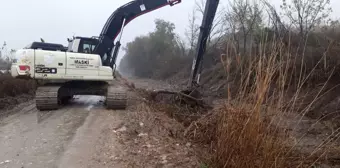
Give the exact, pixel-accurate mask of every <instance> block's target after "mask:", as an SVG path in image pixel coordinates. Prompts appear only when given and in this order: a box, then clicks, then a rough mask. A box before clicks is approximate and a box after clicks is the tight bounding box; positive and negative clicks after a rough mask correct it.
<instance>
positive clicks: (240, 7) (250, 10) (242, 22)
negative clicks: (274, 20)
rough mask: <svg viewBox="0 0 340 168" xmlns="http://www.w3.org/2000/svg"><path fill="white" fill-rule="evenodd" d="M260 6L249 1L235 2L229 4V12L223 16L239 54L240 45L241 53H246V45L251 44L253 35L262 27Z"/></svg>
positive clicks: (240, 0)
mask: <svg viewBox="0 0 340 168" xmlns="http://www.w3.org/2000/svg"><path fill="white" fill-rule="evenodd" d="M260 5H261V4H260V3H258V2H256V1H254V2H253V3H250V2H249V0H235V1H232V2H229V6H230V10H229V12H228V13H226V14H225V20H226V22H228V23H229V27H230V28H231V30H232V33H233V40H234V41H236V42H237V43H236V48H237V50H238V52H240V51H241V50H240V46H241V44H242V47H243V50H242V53H245V52H246V51H247V47H248V46H249V45H248V44H252V42H253V35H254V33H255V32H256V31H258V30H259V28H260V27H262V12H261V11H262V9H260V8H261V6H260ZM250 46H251V45H250Z"/></svg>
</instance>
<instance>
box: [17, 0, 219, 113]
mask: <svg viewBox="0 0 340 168" xmlns="http://www.w3.org/2000/svg"><path fill="white" fill-rule="evenodd" d="M180 2H181V0H134V1H131V2H129V3H127V4H125V5H123V6H121V7H120V8H118V9H117V10H116V11H115V12H114V13H113V14H112V15H111V16H110V17H109V19H108V20H107V22H106V24H105V26H104V28H103V30H102V32H101V34H100V36H99V37H91V38H88V37H74V38H73V39H68V42H69V45H68V47H65V46H63V45H61V44H54V43H45V42H33V43H31V44H30V45H28V46H27V47H25V48H23V49H20V50H18V51H17V52H16V55H15V56H16V61H15V62H13V64H12V67H11V73H12V76H13V77H17V78H21V77H29V78H33V79H35V80H36V81H37V82H38V83H39V87H38V88H37V91H36V94H35V100H36V107H37V109H38V110H40V111H46V110H56V109H58V108H60V107H61V106H62V105H63V104H65V103H66V102H67V101H68V100H70V99H71V98H72V97H73V96H74V95H99V96H105V97H106V99H105V105H106V107H107V108H108V109H125V108H126V107H127V91H126V90H125V89H124V88H123V87H121V86H118V85H112V81H113V80H114V78H115V75H114V74H115V69H116V58H117V55H118V51H119V48H120V45H121V44H120V39H121V37H122V33H123V29H124V27H125V26H126V25H127V24H128V23H129V22H130V21H131V20H133V19H134V18H136V17H138V16H140V15H142V14H145V13H148V12H150V11H153V10H156V9H159V8H161V7H164V6H167V5H170V6H173V5H176V4H179V3H180ZM218 3H219V0H207V3H206V10H205V14H204V17H203V22H202V26H201V32H200V36H199V42H198V45H197V52H196V55H195V58H194V61H193V69H192V73H191V74H192V75H191V80H190V85H189V87H190V89H189V90H191V88H192V87H194V86H196V84H198V83H199V76H200V75H199V74H200V72H201V69H202V68H201V66H202V58H203V54H204V50H205V46H206V41H207V38H208V35H209V32H210V31H211V25H212V23H213V20H214V17H215V13H216V10H217V6H218ZM115 40H117V41H116V43H115Z"/></svg>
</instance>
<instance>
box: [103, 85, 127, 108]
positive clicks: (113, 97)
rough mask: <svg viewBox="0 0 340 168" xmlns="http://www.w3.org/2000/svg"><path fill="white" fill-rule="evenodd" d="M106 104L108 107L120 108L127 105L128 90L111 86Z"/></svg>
mask: <svg viewBox="0 0 340 168" xmlns="http://www.w3.org/2000/svg"><path fill="white" fill-rule="evenodd" d="M105 105H106V108H107V109H111V110H118V109H120V110H121V109H126V107H127V91H126V90H125V89H124V88H122V87H117V86H109V87H108V88H107V95H106V101H105Z"/></svg>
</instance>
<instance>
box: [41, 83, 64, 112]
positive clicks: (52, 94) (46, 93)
mask: <svg viewBox="0 0 340 168" xmlns="http://www.w3.org/2000/svg"><path fill="white" fill-rule="evenodd" d="M59 88H60V86H42V87H39V88H38V89H37V91H36V95H35V98H36V107H37V109H38V110H40V111H45V110H57V109H58V108H59V98H58V90H59Z"/></svg>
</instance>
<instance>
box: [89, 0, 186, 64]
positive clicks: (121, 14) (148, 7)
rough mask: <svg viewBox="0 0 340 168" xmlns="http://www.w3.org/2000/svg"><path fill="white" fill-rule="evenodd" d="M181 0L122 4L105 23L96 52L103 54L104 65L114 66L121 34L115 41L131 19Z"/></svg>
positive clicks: (149, 0)
mask: <svg viewBox="0 0 340 168" xmlns="http://www.w3.org/2000/svg"><path fill="white" fill-rule="evenodd" d="M180 2H181V0H134V1H131V2H129V3H127V4H125V5H123V6H121V7H120V8H118V9H117V10H116V11H115V12H113V13H112V15H111V16H110V17H109V19H108V20H107V22H106V24H105V25H104V28H103V30H102V32H101V34H100V36H99V43H98V45H97V46H96V47H95V49H94V53H96V54H99V55H100V56H101V58H102V60H103V64H104V66H111V67H112V66H113V65H114V64H115V61H116V58H117V55H118V51H119V47H120V42H119V41H120V38H121V35H120V37H119V39H118V41H117V43H116V44H114V41H115V40H116V38H117V37H118V36H119V34H121V33H122V32H123V28H124V27H125V26H126V25H127V24H128V23H129V22H130V21H132V20H133V19H135V18H136V17H138V16H141V15H143V14H145V13H148V12H151V11H153V10H156V9H159V8H162V7H164V6H167V5H170V6H173V5H176V4H178V3H180ZM112 51H113V52H112Z"/></svg>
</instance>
